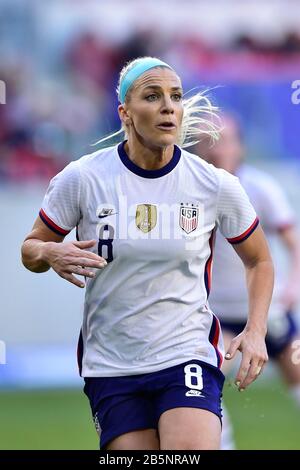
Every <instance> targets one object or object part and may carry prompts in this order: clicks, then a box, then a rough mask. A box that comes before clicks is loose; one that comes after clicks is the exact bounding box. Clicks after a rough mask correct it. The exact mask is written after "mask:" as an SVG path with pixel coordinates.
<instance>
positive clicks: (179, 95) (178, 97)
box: [172, 93, 182, 101]
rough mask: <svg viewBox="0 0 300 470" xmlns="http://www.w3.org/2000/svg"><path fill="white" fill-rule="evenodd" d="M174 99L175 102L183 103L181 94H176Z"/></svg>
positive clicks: (173, 96)
mask: <svg viewBox="0 0 300 470" xmlns="http://www.w3.org/2000/svg"><path fill="white" fill-rule="evenodd" d="M172 99H173V100H174V101H181V100H182V94H181V93H174V94H173V95H172Z"/></svg>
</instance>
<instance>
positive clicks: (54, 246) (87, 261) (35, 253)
mask: <svg viewBox="0 0 300 470" xmlns="http://www.w3.org/2000/svg"><path fill="white" fill-rule="evenodd" d="M63 240H64V237H63V236H61V235H58V234H56V233H55V232H53V231H52V230H50V229H49V228H48V227H47V226H46V225H45V224H44V222H43V221H42V220H41V219H40V218H39V217H38V218H37V219H36V221H35V223H34V226H33V228H32V231H31V232H30V234H29V235H28V236H27V237H26V239H25V240H24V243H23V245H22V262H23V264H24V266H25V267H26V268H27V269H29V270H30V271H33V272H36V273H41V272H45V271H48V269H50V268H52V269H53V270H54V271H55V272H56V273H57V274H58V275H59V276H60V277H62V278H64V279H66V280H67V281H69V282H71V283H72V284H75V285H76V286H78V287H84V285H85V284H84V282H82V281H80V280H79V279H77V278H76V277H75V276H74V275H73V274H74V273H75V274H79V275H81V276H85V277H90V278H92V277H94V276H95V273H94V272H93V271H92V270H90V269H88V268H98V269H101V268H103V267H105V266H106V264H107V263H106V260H105V259H104V258H101V256H98V255H96V254H95V253H91V252H90V251H85V249H87V248H92V247H93V246H94V245H95V244H96V243H97V242H96V240H88V241H80V242H76V241H71V242H64V243H62V242H63Z"/></svg>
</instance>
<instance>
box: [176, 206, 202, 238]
mask: <svg viewBox="0 0 300 470" xmlns="http://www.w3.org/2000/svg"><path fill="white" fill-rule="evenodd" d="M198 220H199V208H198V207H197V206H195V205H194V204H183V203H181V205H180V213H179V225H180V227H181V228H182V230H184V231H185V232H186V233H191V232H193V231H194V230H196V228H197V227H198Z"/></svg>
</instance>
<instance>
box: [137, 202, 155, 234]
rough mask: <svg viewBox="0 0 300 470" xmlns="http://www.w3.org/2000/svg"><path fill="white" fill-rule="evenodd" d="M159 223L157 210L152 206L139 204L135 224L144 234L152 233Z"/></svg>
mask: <svg viewBox="0 0 300 470" xmlns="http://www.w3.org/2000/svg"><path fill="white" fill-rule="evenodd" d="M156 222H157V208H156V206H153V205H152V204H138V206H137V208H136V214H135V223H136V226H137V228H139V229H140V230H141V231H142V232H144V233H148V232H150V231H151V230H152V229H153V228H154V227H155V225H156Z"/></svg>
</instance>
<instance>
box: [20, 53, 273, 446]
mask: <svg viewBox="0 0 300 470" xmlns="http://www.w3.org/2000/svg"><path fill="white" fill-rule="evenodd" d="M118 97H119V101H120V105H119V107H118V110H119V116H120V119H121V122H122V129H123V131H125V140H124V141H123V142H121V143H120V144H119V145H117V146H113V147H108V148H105V149H103V150H100V151H96V152H95V153H93V154H91V155H87V156H84V157H82V158H81V159H79V160H78V161H74V162H72V163H70V164H69V165H68V166H67V167H66V168H65V169H64V170H63V171H62V172H61V173H59V174H58V175H57V176H56V177H55V178H53V180H52V181H51V183H50V186H49V188H48V191H47V194H46V196H45V198H44V201H43V204H42V209H41V211H40V214H39V217H38V218H37V220H36V222H35V224H34V226H33V229H32V232H31V233H30V234H29V235H28V237H27V238H26V240H25V242H24V244H23V247H22V254H23V263H24V265H25V266H26V267H27V268H28V269H29V270H31V271H34V272H43V271H47V270H48V269H49V268H52V269H54V270H55V271H56V272H57V274H59V275H60V276H61V277H63V278H64V279H66V280H68V281H70V282H72V283H73V284H75V285H77V286H80V287H83V286H84V282H83V281H81V280H79V279H78V278H76V277H75V276H74V274H77V275H81V276H85V278H86V296H85V307H84V319H83V326H82V331H81V334H80V339H79V348H78V357H79V367H80V371H81V375H82V376H83V377H84V379H85V393H86V394H87V396H88V397H89V400H90V404H91V408H92V412H93V416H94V420H95V424H96V426H97V428H98V429H99V430H101V439H100V445H101V448H105V449H107V450H113V449H118V450H124V449H169V450H170V449H184V450H186V449H217V448H219V442H220V433H221V421H220V420H221V409H220V399H221V393H222V386H223V381H224V376H223V374H222V372H221V371H220V367H221V364H222V361H223V346H222V339H221V334H220V327H219V322H218V320H217V318H216V317H215V316H214V314H213V312H212V311H211V310H210V308H209V306H208V303H207V298H208V294H209V290H210V284H211V278H210V275H211V265H212V251H213V240H214V234H215V229H216V227H219V228H220V231H221V232H222V234H223V236H224V237H226V238H227V239H228V240H229V242H231V243H234V247H235V248H236V251H237V252H238V254H239V256H240V257H241V258H242V260H243V262H244V265H245V268H246V273H247V277H248V285H249V297H250V309H249V318H248V322H247V325H246V327H245V329H244V330H243V332H242V333H241V334H240V335H239V336H238V337H236V338H235V339H234V340H233V341H232V343H231V345H230V348H229V351H228V355H230V356H234V354H235V352H236V351H237V349H239V350H240V351H242V361H241V367H240V370H239V372H238V374H237V378H236V383H237V386H238V387H239V389H240V390H242V389H244V388H245V387H247V386H248V385H249V384H250V383H251V382H252V381H253V380H254V379H255V378H256V377H257V376H258V375H259V373H260V372H261V370H262V368H263V366H264V364H265V362H266V361H267V353H266V347H265V341H264V337H265V333H266V318H267V311H268V306H269V303H270V298H271V293H272V285H273V268H272V261H271V259H270V255H269V251H268V248H267V245H266V242H265V238H264V235H263V232H262V229H261V228H260V226H259V224H258V220H257V217H256V214H255V212H254V210H253V208H252V206H251V204H250V202H249V200H248V198H247V196H246V194H245V192H244V191H243V189H242V188H241V186H240V184H239V183H238V180H237V178H235V177H234V176H232V175H230V174H229V173H227V172H225V171H223V170H218V169H216V168H214V167H213V166H211V165H208V164H207V163H206V162H204V161H203V160H201V159H199V157H198V156H195V155H192V154H189V153H187V152H186V151H184V150H182V148H180V147H179V146H178V144H179V145H181V147H184V146H185V145H187V143H188V142H189V141H195V133H199V122H200V123H201V122H202V123H203V124H204V126H203V127H202V128H203V129H206V133H208V134H212V135H214V134H215V131H216V129H215V127H214V124H213V123H212V122H210V121H209V119H206V116H209V115H210V114H213V113H214V109H213V108H212V107H211V105H210V103H209V101H208V100H207V98H204V97H203V96H202V95H197V96H194V97H192V98H190V99H189V100H186V101H184V100H183V91H182V85H181V81H180V78H179V77H178V75H177V74H176V73H175V71H174V70H173V69H172V68H171V67H170V66H169V65H168V64H166V63H164V62H162V61H161V60H159V59H156V58H151V57H144V58H140V59H136V60H134V61H133V62H131V63H130V64H128V65H127V66H125V68H124V69H123V70H122V71H121V74H120V81H119V87H118ZM117 134H118V133H116V134H114V135H117ZM74 227H76V228H77V238H78V241H77V242H66V243H62V242H63V240H64V237H65V236H66V235H67V234H68V233H69V232H70V231H71V230H72V229H73V228H74ZM236 242H238V243H236Z"/></svg>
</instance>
